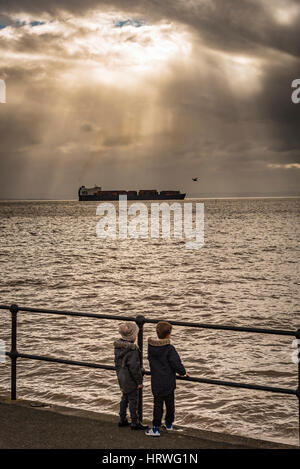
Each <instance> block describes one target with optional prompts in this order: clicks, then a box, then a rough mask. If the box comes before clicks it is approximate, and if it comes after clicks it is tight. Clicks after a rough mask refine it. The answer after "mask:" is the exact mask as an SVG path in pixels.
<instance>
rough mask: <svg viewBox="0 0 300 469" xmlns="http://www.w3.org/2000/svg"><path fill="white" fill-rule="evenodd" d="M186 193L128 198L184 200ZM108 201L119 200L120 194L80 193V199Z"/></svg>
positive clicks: (128, 196)
mask: <svg viewBox="0 0 300 469" xmlns="http://www.w3.org/2000/svg"><path fill="white" fill-rule="evenodd" d="M185 196H186V194H174V195H173V194H172V195H161V194H157V195H151V196H149V195H148V196H147V195H139V194H138V195H130V194H129V195H127V200H183V199H184V198H185ZM95 200H98V201H103V200H105V201H107V200H117V201H118V200H119V195H113V194H112V195H108V194H107V195H106V194H105V195H102V194H99V195H79V201H83V202H86V201H95Z"/></svg>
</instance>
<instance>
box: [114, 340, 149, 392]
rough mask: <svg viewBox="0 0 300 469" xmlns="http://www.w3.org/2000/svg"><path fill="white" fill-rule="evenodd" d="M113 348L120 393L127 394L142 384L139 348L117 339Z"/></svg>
mask: <svg viewBox="0 0 300 469" xmlns="http://www.w3.org/2000/svg"><path fill="white" fill-rule="evenodd" d="M114 346H115V367H116V372H117V376H118V381H119V385H120V389H121V391H123V392H125V393H129V392H131V391H133V390H134V389H137V387H138V385H139V384H142V382H143V379H142V370H141V364H140V355H139V348H138V347H137V345H135V344H134V343H133V342H128V341H127V340H123V339H119V340H116V341H115V343H114Z"/></svg>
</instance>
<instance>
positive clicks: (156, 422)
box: [152, 396, 164, 427]
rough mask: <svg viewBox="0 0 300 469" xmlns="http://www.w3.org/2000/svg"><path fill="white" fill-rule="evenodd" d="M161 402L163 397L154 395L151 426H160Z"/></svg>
mask: <svg viewBox="0 0 300 469" xmlns="http://www.w3.org/2000/svg"><path fill="white" fill-rule="evenodd" d="M163 403H164V399H163V397H161V396H154V407H153V421H152V424H153V427H160V426H161V419H162V416H163Z"/></svg>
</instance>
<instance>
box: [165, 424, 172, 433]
mask: <svg viewBox="0 0 300 469" xmlns="http://www.w3.org/2000/svg"><path fill="white" fill-rule="evenodd" d="M164 427H165V429H166V430H168V431H171V430H173V425H172V424H168V423H167V422H166V423H165V425H164Z"/></svg>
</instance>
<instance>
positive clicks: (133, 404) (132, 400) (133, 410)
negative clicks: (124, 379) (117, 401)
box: [128, 389, 139, 425]
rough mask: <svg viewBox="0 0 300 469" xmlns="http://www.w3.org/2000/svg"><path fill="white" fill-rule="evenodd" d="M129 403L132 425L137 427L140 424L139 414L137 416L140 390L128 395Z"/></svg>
mask: <svg viewBox="0 0 300 469" xmlns="http://www.w3.org/2000/svg"><path fill="white" fill-rule="evenodd" d="M128 401H129V412H130V417H131V425H137V424H138V422H139V419H138V414H137V407H138V390H137V389H135V390H134V391H131V392H130V393H128Z"/></svg>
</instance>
